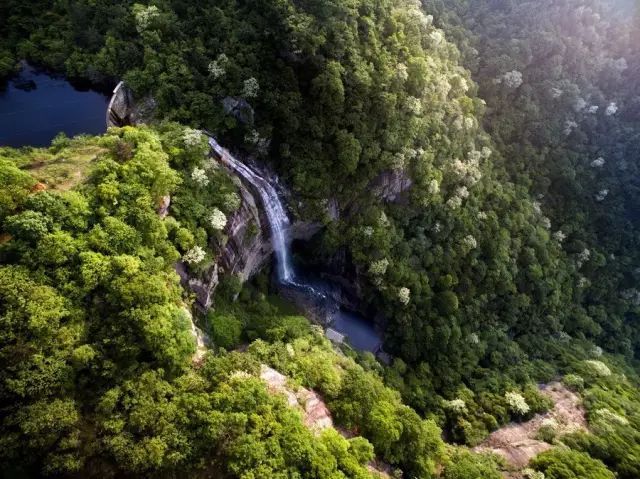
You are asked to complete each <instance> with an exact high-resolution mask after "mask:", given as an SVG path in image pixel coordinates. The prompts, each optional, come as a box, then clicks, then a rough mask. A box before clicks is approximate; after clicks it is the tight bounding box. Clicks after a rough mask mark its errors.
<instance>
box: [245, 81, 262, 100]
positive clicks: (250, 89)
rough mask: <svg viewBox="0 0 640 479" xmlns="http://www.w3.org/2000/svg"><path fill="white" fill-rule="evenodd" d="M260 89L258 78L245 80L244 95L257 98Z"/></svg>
mask: <svg viewBox="0 0 640 479" xmlns="http://www.w3.org/2000/svg"><path fill="white" fill-rule="evenodd" d="M259 89H260V84H259V83H258V80H256V79H255V78H254V77H251V78H249V79H248V80H245V81H244V87H243V89H242V96H244V97H245V98H255V97H257V96H258V90H259Z"/></svg>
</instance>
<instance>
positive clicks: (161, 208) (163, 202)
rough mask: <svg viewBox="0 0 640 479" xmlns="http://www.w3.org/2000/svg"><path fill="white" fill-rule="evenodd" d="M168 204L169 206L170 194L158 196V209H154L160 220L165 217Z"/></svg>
mask: <svg viewBox="0 0 640 479" xmlns="http://www.w3.org/2000/svg"><path fill="white" fill-rule="evenodd" d="M169 206H171V196H169V195H164V196H163V197H162V198H160V204H159V205H158V209H157V210H156V211H157V212H158V216H160V219H161V220H163V219H165V218H166V217H167V215H168V214H169Z"/></svg>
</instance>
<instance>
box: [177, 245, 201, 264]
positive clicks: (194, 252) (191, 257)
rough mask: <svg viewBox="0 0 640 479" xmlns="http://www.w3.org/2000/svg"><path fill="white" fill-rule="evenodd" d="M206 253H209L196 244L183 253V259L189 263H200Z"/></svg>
mask: <svg viewBox="0 0 640 479" xmlns="http://www.w3.org/2000/svg"><path fill="white" fill-rule="evenodd" d="M206 255H207V253H206V252H205V251H204V250H203V249H202V248H201V247H200V246H194V247H193V248H191V249H190V250H189V251H187V252H186V253H185V254H184V255H182V261H184V262H185V263H189V264H199V263H202V261H203V260H204V258H205V257H206Z"/></svg>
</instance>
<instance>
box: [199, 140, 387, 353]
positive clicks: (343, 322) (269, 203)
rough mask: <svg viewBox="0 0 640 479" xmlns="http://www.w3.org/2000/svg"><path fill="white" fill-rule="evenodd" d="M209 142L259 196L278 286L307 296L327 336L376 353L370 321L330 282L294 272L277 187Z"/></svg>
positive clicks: (287, 225) (376, 340) (375, 337)
mask: <svg viewBox="0 0 640 479" xmlns="http://www.w3.org/2000/svg"><path fill="white" fill-rule="evenodd" d="M209 145H210V146H211V149H212V150H213V152H214V153H215V154H216V156H217V157H219V158H220V161H221V162H222V163H223V164H224V165H226V166H227V167H228V168H229V169H230V170H231V171H233V172H235V174H237V175H238V176H239V177H240V178H242V180H244V181H245V182H247V183H249V184H250V185H251V187H252V188H253V189H254V190H255V191H256V192H257V193H258V196H259V197H260V201H261V203H262V207H263V208H264V213H265V216H266V218H267V222H268V226H269V234H270V236H271V243H272V245H273V251H274V254H275V257H276V271H277V274H276V276H277V281H278V283H279V286H280V288H281V289H284V290H289V292H290V293H294V295H295V294H296V293H297V294H302V295H304V296H306V298H303V300H302V301H303V303H305V304H308V303H309V302H310V303H312V304H314V305H315V308H314V309H315V310H316V311H317V312H316V314H315V316H316V317H317V316H318V315H320V316H321V319H320V321H321V322H322V324H323V325H326V326H329V327H330V330H328V333H327V335H328V336H329V337H331V338H333V339H334V340H336V341H338V342H340V341H342V339H343V337H346V338H347V339H348V341H349V343H350V344H351V345H352V346H353V347H354V348H356V349H359V350H364V351H370V352H372V353H378V352H379V351H380V349H381V343H382V341H381V338H380V336H379V335H378V334H377V333H376V331H375V329H374V325H373V323H372V322H371V321H368V320H366V319H365V318H363V317H361V316H359V315H358V314H356V313H354V312H349V311H346V310H344V309H343V308H342V307H341V305H340V303H339V301H337V300H336V299H335V297H334V295H332V294H330V291H329V290H330V289H332V285H330V284H327V283H325V282H322V281H318V280H314V279H313V278H312V279H310V280H309V279H305V280H302V279H300V278H299V277H298V275H296V272H295V268H294V266H293V262H292V259H291V251H290V247H291V244H290V238H288V237H287V232H288V230H289V229H290V226H291V225H290V221H289V218H288V216H287V213H286V210H285V206H284V205H283V204H282V201H281V199H280V195H279V194H278V192H277V190H276V188H275V187H274V186H273V185H272V184H271V183H270V181H269V180H267V179H265V178H264V177H263V176H261V175H260V173H258V172H257V171H256V170H254V169H253V168H251V167H250V166H248V165H247V164H245V163H243V162H241V161H240V160H238V159H237V158H236V157H234V156H233V155H232V154H231V153H230V152H229V151H228V150H227V149H225V148H223V147H222V146H221V145H220V144H219V143H218V142H217V140H216V139H215V138H213V137H212V136H209ZM331 330H333V331H334V332H337V333H338V334H335V333H333V332H331Z"/></svg>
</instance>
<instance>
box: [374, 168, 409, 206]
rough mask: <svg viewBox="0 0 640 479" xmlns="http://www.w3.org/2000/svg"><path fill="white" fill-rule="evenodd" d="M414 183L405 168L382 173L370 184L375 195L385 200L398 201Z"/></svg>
mask: <svg viewBox="0 0 640 479" xmlns="http://www.w3.org/2000/svg"><path fill="white" fill-rule="evenodd" d="M412 185H413V181H412V180H411V178H410V177H409V175H408V174H407V172H406V171H405V170H401V169H400V170H387V171H383V172H382V173H380V174H379V175H378V176H377V177H376V178H375V179H374V180H373V181H372V182H371V184H370V189H371V191H372V192H373V194H374V195H376V196H377V197H378V198H381V199H383V200H384V201H396V200H398V199H399V197H400V195H401V194H402V193H404V192H405V191H407V190H408V189H409V188H411V186H412Z"/></svg>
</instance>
